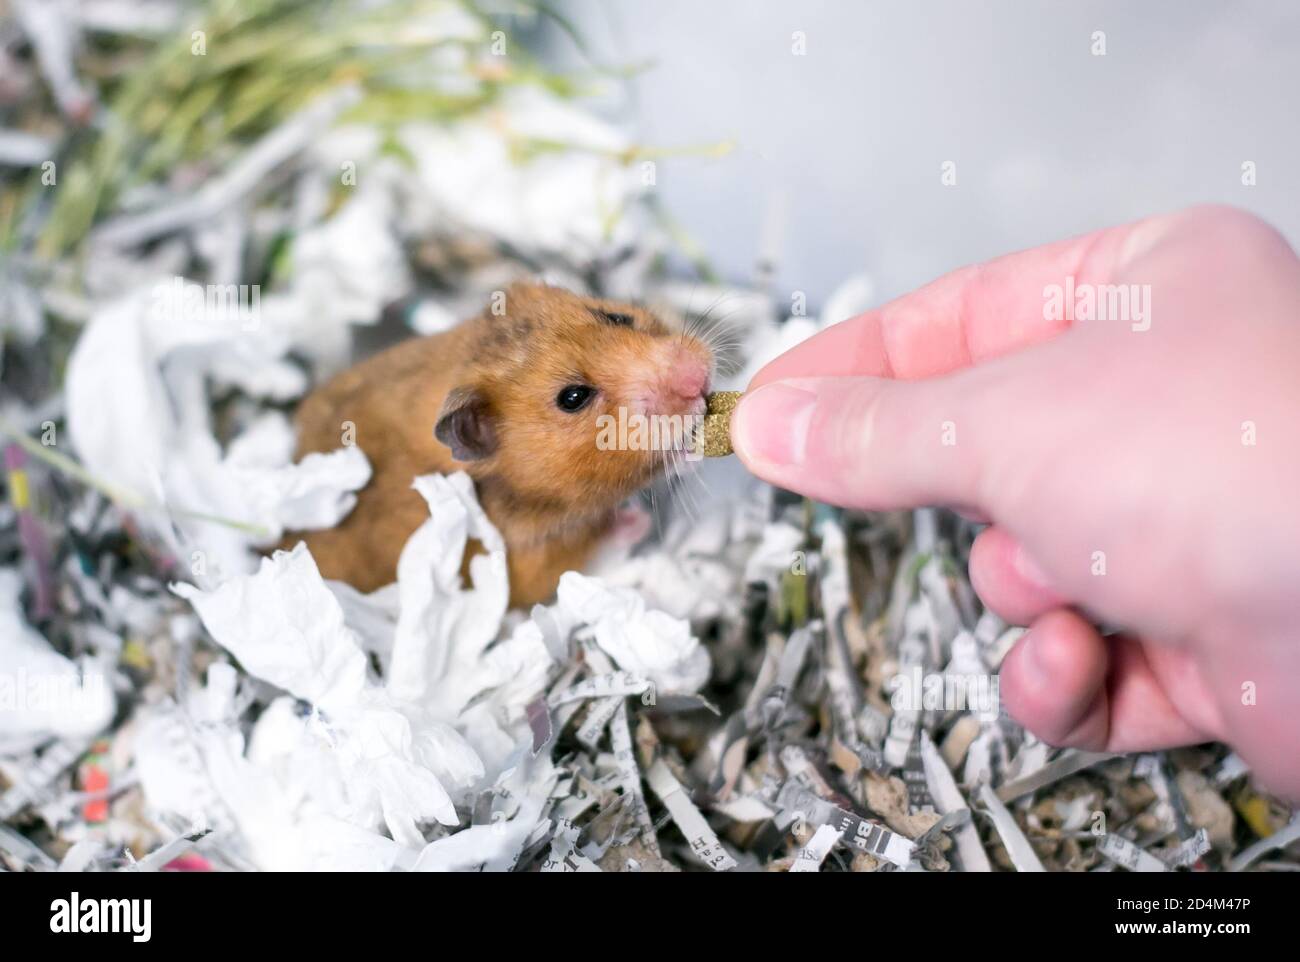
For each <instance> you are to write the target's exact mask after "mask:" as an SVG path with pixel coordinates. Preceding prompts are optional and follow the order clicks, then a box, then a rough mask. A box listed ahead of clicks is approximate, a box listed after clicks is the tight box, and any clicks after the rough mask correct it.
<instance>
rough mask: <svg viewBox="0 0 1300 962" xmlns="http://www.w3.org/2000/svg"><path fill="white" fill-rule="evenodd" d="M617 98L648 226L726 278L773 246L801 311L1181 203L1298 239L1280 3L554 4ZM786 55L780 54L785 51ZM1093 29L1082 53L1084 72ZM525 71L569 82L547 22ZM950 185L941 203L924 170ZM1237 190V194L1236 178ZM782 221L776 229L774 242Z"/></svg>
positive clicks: (569, 54)
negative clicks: (648, 158) (653, 173)
mask: <svg viewBox="0 0 1300 962" xmlns="http://www.w3.org/2000/svg"><path fill="white" fill-rule="evenodd" d="M558 8H559V9H560V10H561V11H563V13H564V15H565V16H567V17H568V18H570V19H571V21H572V22H573V23H574V24H575V25H576V26H577V28H578V30H579V31H580V32H581V34H582V35H583V36H584V37H585V38H586V39H587V41H588V46H589V50H590V53H591V56H592V57H593V58H594V59H595V60H596V61H597V62H603V63H609V64H628V63H641V64H646V65H647V69H646V70H644V71H643V72H641V73H640V74H638V75H637V76H636V77H635V79H634V80H632V81H631V83H630V84H629V93H630V95H631V96H632V98H633V102H634V117H635V118H636V121H635V122H636V124H637V131H636V132H637V133H638V135H639V136H640V137H641V138H642V139H643V140H644V141H645V142H648V143H652V144H656V145H665V146H673V145H689V144H701V143H709V142H716V141H719V140H727V139H733V140H734V141H735V143H736V149H735V150H734V151H732V152H731V153H730V154H729V155H727V156H725V157H722V158H720V159H705V158H701V157H693V158H692V157H687V158H674V159H666V160H663V161H661V162H660V163H659V169H658V190H659V191H660V196H661V198H662V200H663V202H664V203H665V204H666V206H667V208H668V210H669V211H670V212H671V213H672V214H673V215H674V216H675V217H676V218H677V219H678V220H679V221H680V222H681V223H682V225H683V226H685V227H686V228H687V229H688V230H689V231H690V232H691V234H693V235H694V237H695V238H696V239H697V240H698V241H699V242H700V244H701V246H702V247H703V249H704V250H705V251H706V252H707V253H708V254H709V256H710V258H711V259H712V261H713V264H714V266H715V267H716V268H717V269H718V271H719V273H721V274H722V275H723V276H724V277H725V278H727V279H730V280H736V281H741V280H751V279H753V277H754V266H755V263H756V260H757V259H758V258H759V257H760V256H761V255H762V254H763V253H765V252H766V250H765V249H766V248H768V247H773V248H775V251H774V253H776V254H777V255H778V261H777V263H778V270H777V274H776V277H775V281H774V283H775V291H776V292H777V293H778V294H780V293H781V292H784V291H790V290H796V289H797V290H803V291H805V292H806V293H807V297H808V300H809V304H810V306H812V305H816V304H818V303H820V302H822V301H823V300H824V299H825V298H826V296H827V295H828V294H829V293H830V291H831V290H832V289H833V288H834V287H835V286H836V285H837V284H839V283H840V282H841V281H842V280H844V279H845V278H846V277H847V276H849V275H851V274H854V273H857V272H861V271H863V270H866V271H868V272H869V273H870V274H871V275H872V277H873V278H874V280H875V282H876V295H877V298H879V299H883V298H888V297H892V296H894V295H895V294H898V293H900V292H902V291H905V290H907V289H910V288H912V287H915V286H917V285H918V284H921V283H923V282H925V281H926V280H928V279H930V278H932V277H934V276H935V275H938V274H940V273H943V272H944V271H947V270H949V269H951V268H954V267H958V266H960V265H962V264H965V263H968V262H970V261H974V260H980V259H986V258H989V257H993V256H996V255H998V254H1000V253H1004V252H1007V251H1011V250H1015V249H1018V248H1023V247H1027V246H1032V245H1034V244H1038V243H1041V242H1045V241H1049V240H1053V239H1056V238H1059V237H1063V236H1067V235H1070V234H1074V233H1078V232H1081V231H1085V230H1088V229H1091V228H1095V227H1100V226H1104V225H1106V224H1110V223H1116V222H1122V221H1125V220H1129V219H1133V218H1136V217H1140V216H1143V215H1145V214H1150V213H1155V212H1159V211H1164V210H1169V209H1173V208H1177V207H1181V206H1184V205H1187V204H1192V203H1197V202H1204V201H1217V202H1225V203H1231V204H1235V205H1238V206H1241V207H1245V208H1247V209H1249V210H1252V211H1255V212H1256V213H1259V214H1261V215H1263V216H1264V217H1266V218H1267V219H1269V220H1270V221H1272V222H1273V223H1274V224H1275V225H1276V226H1277V227H1279V228H1280V229H1281V230H1282V231H1283V232H1284V233H1285V234H1286V235H1287V236H1288V238H1289V239H1290V240H1291V242H1292V243H1293V244H1296V243H1297V242H1298V241H1300V183H1298V182H1297V171H1298V170H1300V124H1298V123H1297V119H1298V118H1300V103H1298V100H1300V97H1298V95H1300V3H1297V2H1293V0H1253V2H1240V3H1223V2H1216V0H1182V2H1175V0H1159V2H1143V3H1138V2H1123V0H1077V2H1069V3H1059V2H1054V3H1048V2H1028V0H1003V2H992V0H988V2H979V0H927V2H901V0H900V2H858V0H820V2H818V0H811V2H810V0H800V2H796V0H761V2H755V0H708V2H701V0H655V2H653V3H650V2H646V0H564V2H562V3H560V4H559V7H558ZM795 31H802V32H803V34H804V36H805V38H806V53H805V54H804V55H803V56H798V55H795V54H794V53H793V52H792V46H793V44H794V42H795V41H794V40H793V34H794V33H795ZM1095 31H1103V32H1104V34H1105V50H1106V53H1105V55H1104V56H1097V55H1094V53H1093V52H1092V51H1093V47H1094V43H1095V41H1094V39H1093V34H1094V32H1095ZM541 39H542V40H543V41H544V43H545V46H546V47H547V49H548V51H549V54H550V55H551V56H553V57H554V58H557V59H559V60H561V61H571V62H572V63H574V64H575V65H577V64H582V63H586V62H588V61H586V60H585V58H584V56H583V55H582V54H581V53H580V52H579V51H578V50H577V49H576V48H575V46H574V44H573V43H572V42H571V41H570V40H569V39H568V38H567V37H566V36H565V35H564V34H563V32H562V31H560V30H558V29H555V28H554V27H551V28H548V29H547V30H546V31H545V33H544V36H543V37H542V38H541ZM945 161H952V162H954V163H955V165H956V167H955V170H956V179H957V183H956V185H955V186H944V185H943V184H942V183H941V165H943V164H944V162H945ZM1247 161H1250V162H1253V163H1254V164H1255V168H1256V179H1257V183H1256V185H1255V186H1249V187H1248V186H1245V185H1243V183H1242V177H1243V171H1242V165H1243V163H1245V162H1247ZM781 225H783V226H781Z"/></svg>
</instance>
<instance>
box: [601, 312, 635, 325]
mask: <svg viewBox="0 0 1300 962" xmlns="http://www.w3.org/2000/svg"><path fill="white" fill-rule="evenodd" d="M596 316H597V317H598V318H600V319H601V320H602V321H604V322H605V323H606V324H613V325H614V326H615V327H631V326H632V325H633V320H632V315H631V314H615V313H613V312H612V311H596Z"/></svg>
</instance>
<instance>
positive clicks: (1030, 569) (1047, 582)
mask: <svg viewBox="0 0 1300 962" xmlns="http://www.w3.org/2000/svg"><path fill="white" fill-rule="evenodd" d="M1014 564H1015V568H1016V573H1017V574H1018V575H1020V577H1022V578H1024V579H1025V580H1026V581H1028V582H1029V583H1030V584H1031V585H1036V586H1038V587H1039V588H1051V586H1052V584H1051V579H1050V578H1049V577H1048V576H1047V572H1046V571H1044V570H1043V569H1042V568H1040V567H1039V566H1038V562H1037V561H1035V560H1034V559H1033V558H1032V557H1030V555H1029V552H1028V551H1026V550H1025V547H1024V545H1020V546H1019V547H1017V548H1016V557H1015V562H1014Z"/></svg>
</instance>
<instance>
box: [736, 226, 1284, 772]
mask: <svg viewBox="0 0 1300 962" xmlns="http://www.w3.org/2000/svg"><path fill="white" fill-rule="evenodd" d="M1115 285H1122V287H1119V286H1115ZM1130 285H1135V286H1132V287H1130ZM1121 290H1123V291H1125V292H1127V294H1128V295H1130V296H1129V300H1128V303H1127V310H1122V309H1121V310H1117V311H1113V312H1111V318H1112V319H1104V320H1103V319H1083V318H1084V317H1085V309H1086V306H1087V303H1086V298H1087V297H1088V296H1089V294H1088V293H1087V292H1091V295H1092V296H1094V297H1095V298H1096V299H1095V300H1094V305H1099V306H1105V307H1108V308H1123V307H1124V305H1123V304H1122V303H1121V301H1120V300H1119V292H1120V291H1121ZM1071 295H1074V296H1071ZM1080 298H1084V300H1080ZM1067 305H1068V307H1067ZM1069 307H1073V308H1075V309H1076V310H1074V311H1071V310H1069ZM1116 313H1118V314H1120V315H1121V316H1119V317H1117V318H1116V317H1114V316H1113V315H1114V314H1116ZM1062 315H1063V316H1062ZM1093 316H1094V317H1095V316H1096V315H1095V314H1094V315H1093ZM1070 317H1078V318H1081V319H1079V320H1073V321H1072V320H1070V319H1069V318H1070ZM732 438H733V443H734V445H735V448H736V452H737V454H738V455H739V456H740V457H741V459H742V460H743V461H744V462H745V464H746V465H747V466H748V467H749V469H750V470H751V471H753V472H754V473H755V474H757V475H758V476H759V477H762V478H764V479H765V480H767V481H770V482H771V483H773V484H776V485H779V486H781V487H784V488H788V489H790V490H793V491H798V492H800V493H803V494H805V495H808V496H810V497H813V498H816V499H818V500H821V501H825V502H828V503H831V504H838V505H844V506H847V507H855V508H862V509H868V510H887V509H896V508H906V507H914V506H918V505H947V506H950V507H954V508H956V509H958V510H960V511H963V512H964V513H967V514H969V515H974V516H977V517H979V518H981V519H982V520H987V521H989V522H991V525H990V527H988V528H987V529H985V530H984V531H983V532H981V533H980V535H979V537H978V538H977V540H976V542H975V544H974V547H973V549H972V552H971V562H970V563H971V580H972V583H973V585H974V587H975V589H976V590H977V592H978V593H979V594H980V596H981V598H982V599H983V600H984V602H985V603H986V604H987V605H988V606H989V607H990V608H992V609H993V610H994V611H996V612H998V613H999V614H1000V615H1001V616H1002V617H1003V618H1005V619H1007V620H1008V621H1011V622H1014V623H1018V624H1027V625H1030V630H1029V631H1028V633H1027V634H1026V635H1025V636H1024V637H1023V638H1022V639H1021V640H1020V641H1019V642H1018V644H1017V645H1016V647H1015V648H1014V649H1013V650H1012V651H1011V652H1010V653H1009V654H1008V656H1007V658H1006V660H1005V661H1004V663H1003V665H1002V669H1001V685H1000V690H1001V693H1002V696H1003V698H1004V699H1005V700H1006V703H1007V707H1008V709H1009V710H1010V712H1011V714H1012V715H1013V716H1014V717H1016V718H1017V719H1018V720H1019V721H1021V722H1022V723H1023V724H1024V725H1025V726H1026V727H1027V728H1029V729H1030V730H1031V731H1033V732H1035V733H1036V734H1038V735H1039V736H1040V737H1041V738H1043V739H1044V740H1046V741H1048V742H1050V743H1052V744H1055V745H1069V746H1077V747H1081V748H1087V749H1092V750H1108V751H1117V752H1126V751H1140V750H1148V749H1156V748H1166V747H1172V746H1175V745H1180V744H1190V743H1196V742H1202V741H1208V740H1222V741H1226V742H1228V743H1229V744H1231V745H1232V746H1233V747H1234V748H1236V749H1237V750H1238V751H1239V752H1240V753H1241V754H1242V755H1243V756H1244V757H1245V758H1246V760H1247V761H1248V762H1250V763H1251V764H1252V765H1253V766H1254V767H1255V769H1256V771H1257V772H1258V773H1259V775H1260V776H1261V778H1262V779H1263V780H1264V781H1265V782H1267V783H1268V784H1270V785H1271V786H1272V787H1274V788H1275V789H1277V790H1279V791H1282V792H1285V793H1287V794H1290V795H1293V796H1300V590H1298V588H1300V586H1298V585H1297V580H1298V579H1297V574H1298V573H1300V504H1297V500H1296V494H1297V491H1298V490H1300V485H1298V483H1297V482H1298V481H1300V261H1297V258H1296V255H1295V253H1294V252H1293V251H1292V250H1291V248H1290V247H1289V246H1288V245H1287V243H1286V241H1285V240H1283V239H1282V237H1281V236H1280V235H1278V234H1277V233H1276V232H1275V231H1274V230H1273V229H1272V228H1270V227H1268V226H1267V225H1266V224H1264V223H1263V222H1262V221H1259V220H1258V219H1256V218H1254V217H1253V216H1251V215H1248V214H1244V213H1242V212H1240V211H1235V210H1232V209H1228V208H1220V207H1202V208H1194V209H1191V210H1188V211H1183V212H1180V213H1177V214H1173V215H1168V216H1162V217H1155V218H1151V219H1148V220H1144V221H1139V222H1137V223H1134V224H1130V225H1126V226H1123V227H1116V228H1111V229H1108V230H1103V231H1099V232H1097V233H1094V234H1089V235H1086V236H1084V237H1079V238H1074V239H1071V240H1067V241H1062V242H1060V243H1056V244H1051V245H1048V246H1046V247H1040V248H1035V249H1033V250H1029V251H1024V252H1022V253H1018V254H1012V255H1009V256H1007V257H1003V258H1000V259H998V260H995V261H992V262H990V263H987V264H983V265H979V266H975V267H967V268H964V269H962V270H959V271H957V272H955V273H953V274H950V275H947V276H945V277H943V278H940V279H939V280H937V281H935V282H933V283H931V284H929V285H927V286H926V287H924V288H922V289H920V290H918V291H916V292H914V293H911V294H908V295H906V296H904V297H901V298H899V299H898V300H895V301H893V302H891V303H889V304H886V305H885V306H883V307H881V308H879V309H877V310H873V311H869V312H868V313H866V314H864V315H861V316H859V317H856V318H852V319H850V320H847V321H844V322H842V323H840V324H837V325H835V326H833V327H831V328H828V329H827V330H825V331H823V332H821V333H820V334H818V335H817V336H815V337H813V338H811V339H809V340H808V341H806V342H804V343H803V344H800V345H799V346H798V347H796V348H794V349H793V350H791V351H789V352H787V353H786V354H785V355H783V356H781V357H779V358H777V359H776V360H775V361H773V362H772V363H771V364H769V365H768V366H767V367H765V368H764V369H763V370H762V371H760V372H759V374H758V375H757V376H756V377H755V378H754V380H753V382H752V383H751V385H750V387H749V391H748V393H747V394H746V395H745V397H744V399H743V400H742V401H741V403H740V405H739V407H738V408H737V410H736V413H735V415H734V417H733V422H732ZM1094 622H1103V623H1106V624H1111V625H1117V626H1120V627H1121V628H1122V629H1123V631H1122V632H1121V634H1119V635H1116V636H1112V637H1107V638H1103V637H1102V636H1101V635H1100V634H1099V633H1098V631H1097V629H1096V628H1095V627H1094Z"/></svg>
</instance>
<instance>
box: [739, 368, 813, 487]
mask: <svg viewBox="0 0 1300 962" xmlns="http://www.w3.org/2000/svg"><path fill="white" fill-rule="evenodd" d="M816 404H817V395H816V394H814V393H812V392H811V391H804V390H801V389H800V388H797V387H789V386H788V385H785V384H781V383H780V382H777V383H775V384H766V385H764V386H763V387H761V388H759V389H758V390H757V391H754V392H753V393H752V394H746V395H745V396H744V397H743V398H742V399H741V401H740V404H739V405H737V407H736V413H735V414H733V415H732V433H733V435H734V436H735V437H736V439H737V440H738V441H739V442H740V443H739V444H738V445H737V448H738V449H739V450H742V451H743V452H744V453H745V454H746V455H748V456H749V457H751V458H757V459H759V460H762V461H765V462H767V463H768V464H773V465H779V466H783V467H790V466H794V465H797V464H802V463H803V459H804V454H805V452H806V450H807V448H808V425H809V424H810V423H811V421H812V413H813V408H814V407H815V406H816Z"/></svg>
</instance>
